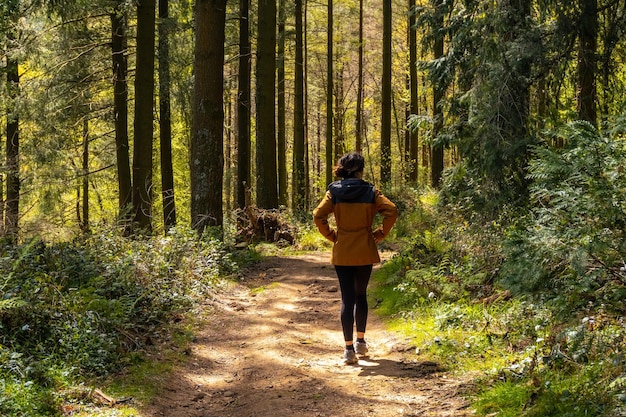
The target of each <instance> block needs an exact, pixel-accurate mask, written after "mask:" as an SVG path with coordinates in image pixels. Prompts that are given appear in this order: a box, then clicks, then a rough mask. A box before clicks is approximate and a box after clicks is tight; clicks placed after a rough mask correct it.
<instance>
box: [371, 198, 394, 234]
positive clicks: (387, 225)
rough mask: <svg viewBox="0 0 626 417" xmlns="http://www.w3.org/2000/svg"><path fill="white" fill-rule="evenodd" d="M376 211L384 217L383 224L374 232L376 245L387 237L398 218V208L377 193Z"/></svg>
mask: <svg viewBox="0 0 626 417" xmlns="http://www.w3.org/2000/svg"><path fill="white" fill-rule="evenodd" d="M376 211H377V212H378V213H380V214H381V215H382V216H383V224H382V226H380V227H379V228H378V229H376V230H375V231H374V240H375V241H376V243H378V242H380V241H381V240H383V239H384V238H386V237H387V235H388V234H389V232H390V231H391V228H392V227H393V225H394V224H395V223H396V219H397V218H398V208H397V207H396V205H395V204H393V203H392V202H391V200H389V199H388V198H387V197H385V196H384V195H383V194H382V193H381V192H379V191H377V192H376Z"/></svg>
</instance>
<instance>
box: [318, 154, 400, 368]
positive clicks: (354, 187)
mask: <svg viewBox="0 0 626 417" xmlns="http://www.w3.org/2000/svg"><path fill="white" fill-rule="evenodd" d="M364 168H365V160H364V159H363V157H362V156H361V155H360V154H359V153H356V152H351V153H348V154H346V155H344V156H342V157H341V159H340V160H339V162H338V163H337V166H336V167H335V175H336V176H337V177H341V180H340V181H335V182H333V183H331V184H330V185H329V186H328V191H327V192H326V195H325V197H324V199H323V200H322V201H321V202H320V204H319V205H318V206H317V208H316V209H315V210H313V219H314V221H315V225H316V226H317V228H318V230H319V231H320V233H321V234H322V235H324V237H326V238H327V239H328V240H330V241H331V242H333V251H332V256H331V263H332V264H333V265H335V271H336V272H337V277H338V278H339V286H340V288H341V327H342V328H343V335H344V340H345V342H346V348H345V351H344V356H343V360H344V363H345V364H347V365H350V364H355V363H357V362H358V359H357V354H358V355H359V356H363V355H365V354H367V351H368V349H367V343H366V342H365V327H366V325H367V312H368V306H367V285H368V283H369V279H370V275H371V273H372V265H373V264H375V263H378V262H380V256H379V255H378V248H377V247H376V244H377V243H378V242H380V241H381V240H383V239H384V238H385V237H386V236H387V235H388V234H389V231H390V230H391V228H392V227H393V224H394V223H395V222H396V219H397V217H398V210H397V209H396V206H395V205H394V204H393V203H392V202H391V201H389V199H387V198H386V197H385V196H384V195H382V193H381V192H380V191H378V190H377V189H376V188H374V186H373V185H372V184H370V183H368V182H365V181H363V179H362V178H363V169H364ZM331 213H332V214H333V215H334V216H335V223H336V225H337V227H336V229H333V228H332V227H331V226H330V225H329V224H328V216H329V215H330V214H331ZM376 213H380V214H382V216H383V222H382V226H380V227H379V228H377V229H376V230H372V223H373V221H374V216H375V215H376ZM355 321H356V336H357V339H356V344H355V343H354V342H353V335H354V329H353V327H354V323H355Z"/></svg>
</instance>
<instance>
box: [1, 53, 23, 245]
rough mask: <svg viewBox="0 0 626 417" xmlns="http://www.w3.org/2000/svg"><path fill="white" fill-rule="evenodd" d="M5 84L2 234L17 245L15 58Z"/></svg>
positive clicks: (12, 59) (18, 173)
mask: <svg viewBox="0 0 626 417" xmlns="http://www.w3.org/2000/svg"><path fill="white" fill-rule="evenodd" d="M6 73H7V83H8V89H9V98H10V104H9V111H8V114H7V130H6V133H7V147H6V173H7V174H6V175H7V177H6V178H7V180H6V182H7V198H6V202H5V213H4V232H5V237H6V238H7V240H8V241H9V242H12V243H17V238H18V222H19V213H20V163H19V154H20V152H19V151H20V135H19V126H20V123H19V115H18V114H17V110H16V107H17V106H15V101H16V100H17V98H18V96H19V88H20V76H19V66H18V62H17V60H16V59H15V58H13V57H11V56H9V57H8V59H7V67H6Z"/></svg>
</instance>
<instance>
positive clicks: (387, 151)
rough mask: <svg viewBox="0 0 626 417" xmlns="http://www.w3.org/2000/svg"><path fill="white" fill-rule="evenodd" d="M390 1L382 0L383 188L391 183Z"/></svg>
mask: <svg viewBox="0 0 626 417" xmlns="http://www.w3.org/2000/svg"><path fill="white" fill-rule="evenodd" d="M391 12H392V10H391V2H390V1H388V0H383V76H382V98H381V100H382V103H381V104H382V110H381V112H382V115H381V116H382V120H381V128H380V129H381V130H380V153H381V155H380V181H381V186H382V189H383V190H387V189H388V188H389V186H390V184H391V29H392V28H391V21H392V20H391Z"/></svg>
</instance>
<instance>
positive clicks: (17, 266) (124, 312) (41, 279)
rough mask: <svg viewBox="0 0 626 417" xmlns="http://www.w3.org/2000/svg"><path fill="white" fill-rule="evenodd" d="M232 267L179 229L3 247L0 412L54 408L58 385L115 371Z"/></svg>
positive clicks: (219, 247)
mask: <svg viewBox="0 0 626 417" xmlns="http://www.w3.org/2000/svg"><path fill="white" fill-rule="evenodd" d="M242 252H247V251H242ZM243 256H245V255H243ZM237 272H238V264H237V262H236V261H235V260H234V259H233V255H232V254H231V252H230V251H229V250H228V248H227V247H225V246H224V245H223V244H221V243H219V242H217V241H215V240H212V239H199V238H198V237H197V234H196V233H195V232H194V231H192V230H184V229H173V230H172V231H171V233H170V234H169V235H168V236H165V237H160V236H159V237H152V238H145V239H138V240H132V239H128V238H123V237H120V236H118V235H116V234H114V233H104V234H101V235H92V236H90V237H87V238H85V239H84V240H76V241H73V242H65V243H44V242H42V241H33V242H31V243H29V244H26V245H22V246H17V247H8V248H5V252H4V253H3V256H2V257H1V258H0V277H1V278H0V414H2V415H29V416H39V415H41V416H52V415H55V414H56V413H57V412H58V411H54V412H53V411H51V410H56V408H55V401H54V400H53V399H54V395H53V394H52V393H53V392H54V390H55V389H56V388H57V387H58V386H62V385H65V384H71V383H73V381H75V380H78V379H81V378H90V377H97V376H103V375H107V374H109V373H111V372H113V371H116V370H118V369H119V368H120V367H121V366H123V365H124V364H125V363H127V362H128V360H127V358H130V356H129V354H130V353H132V352H134V351H138V350H141V349H142V348H144V347H146V346H147V345H149V344H152V343H154V342H155V341H156V340H157V339H159V338H160V337H161V336H163V335H164V332H165V328H166V326H167V325H168V324H169V323H170V322H171V321H172V317H173V316H174V315H178V314H179V313H183V312H185V311H187V310H188V309H189V308H190V307H191V306H192V305H194V303H197V302H199V301H201V300H202V299H203V298H204V297H206V296H207V294H211V293H212V292H213V291H214V289H215V287H216V286H218V285H220V282H221V281H220V279H218V278H219V277H220V276H226V275H234V274H237ZM20 389H21V391H20V394H19V395H15V392H16V390H20Z"/></svg>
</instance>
